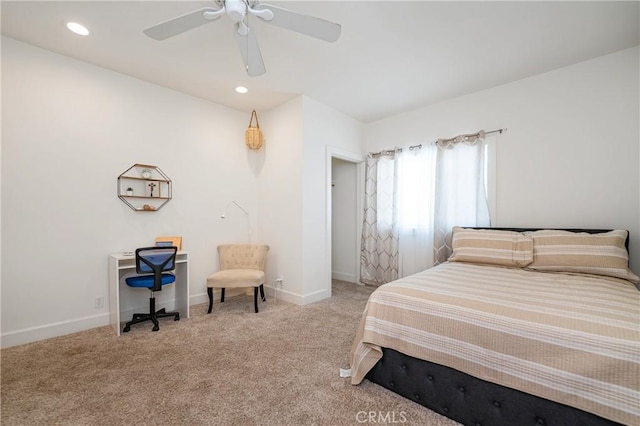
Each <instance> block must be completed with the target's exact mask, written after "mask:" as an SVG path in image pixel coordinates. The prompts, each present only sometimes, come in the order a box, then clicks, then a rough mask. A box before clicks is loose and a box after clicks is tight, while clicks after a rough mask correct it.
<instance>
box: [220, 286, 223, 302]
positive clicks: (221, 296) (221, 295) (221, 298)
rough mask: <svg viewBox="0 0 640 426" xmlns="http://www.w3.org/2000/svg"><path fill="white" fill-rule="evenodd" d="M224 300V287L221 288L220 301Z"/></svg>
mask: <svg viewBox="0 0 640 426" xmlns="http://www.w3.org/2000/svg"><path fill="white" fill-rule="evenodd" d="M222 302H224V288H223V289H222V291H221V293H220V303H222Z"/></svg>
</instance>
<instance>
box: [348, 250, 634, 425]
mask: <svg viewBox="0 0 640 426" xmlns="http://www.w3.org/2000/svg"><path fill="white" fill-rule="evenodd" d="M381 347H386V348H391V349H394V350H397V351H399V352H402V353H404V354H407V355H410V356H412V357H415V358H419V359H425V360H429V361H431V362H435V363H438V364H441V365H445V366H448V367H451V368H454V369H456V370H459V371H462V372H465V373H467V374H470V375H473V376H475V377H478V378H480V379H483V380H487V381H490V382H493V383H497V384H500V385H504V386H508V387H510V388H514V389H518V390H521V391H524V392H527V393H530V394H533V395H537V396H540V397H543V398H547V399H550V400H553V401H557V402H560V403H562V404H566V405H569V406H573V407H576V408H579V409H582V410H584V411H588V412H591V413H594V414H597V415H599V416H601V417H604V418H607V419H610V420H613V421H616V422H620V423H624V424H628V425H632V424H633V425H638V424H640V292H639V291H638V289H636V287H635V286H634V285H633V284H631V283H630V282H628V281H623V280H620V279H615V278H610V279H608V278H598V277H596V276H590V275H569V274H560V273H544V272H532V271H525V270H522V269H512V268H500V267H491V266H483V265H476V264H469V263H462V262H449V263H444V264H442V265H439V266H437V267H435V268H431V269H429V270H426V271H424V272H421V273H418V274H415V275H412V276H409V277H405V278H402V279H400V280H397V281H394V282H392V283H389V284H385V285H383V286H381V287H379V288H378V289H376V291H375V292H374V293H372V295H371V297H370V298H369V301H368V303H367V306H366V308H365V311H364V313H363V316H362V319H361V322H360V326H359V328H358V332H357V335H356V339H355V341H354V343H353V346H352V349H351V354H350V360H351V370H352V379H351V380H352V383H353V384H358V383H360V382H361V381H362V380H363V379H364V377H365V375H366V374H367V372H368V371H369V370H370V369H371V368H372V367H373V366H374V365H375V364H376V362H377V361H378V360H379V359H380V358H381V356H382V353H381V350H380V348H381Z"/></svg>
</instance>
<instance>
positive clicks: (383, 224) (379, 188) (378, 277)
mask: <svg viewBox="0 0 640 426" xmlns="http://www.w3.org/2000/svg"><path fill="white" fill-rule="evenodd" d="M397 177H398V161H397V158H396V155H395V152H392V153H387V154H383V155H379V156H372V157H371V156H370V157H368V158H367V162H366V170H365V202H364V221H363V224H362V249H361V253H360V277H361V278H360V280H361V281H362V282H363V283H365V284H369V285H375V286H379V285H382V284H385V283H388V282H391V281H393V280H396V279H398V223H397V216H398V212H397V185H398V179H397Z"/></svg>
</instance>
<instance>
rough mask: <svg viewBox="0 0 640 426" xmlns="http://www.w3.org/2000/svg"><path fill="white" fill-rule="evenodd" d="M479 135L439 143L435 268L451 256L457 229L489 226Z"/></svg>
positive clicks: (481, 144) (482, 138) (481, 145)
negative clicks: (452, 240)
mask: <svg viewBox="0 0 640 426" xmlns="http://www.w3.org/2000/svg"><path fill="white" fill-rule="evenodd" d="M483 136H484V135H483V132H480V134H479V135H474V136H471V135H468V136H464V135H463V136H459V137H457V138H455V139H450V140H447V141H438V143H437V146H438V152H437V154H436V189H435V207H434V242H433V251H434V254H433V256H434V265H437V264H439V263H442V262H445V261H446V260H447V259H448V258H449V256H450V255H451V252H452V250H451V229H452V228H453V227H454V226H456V225H457V226H490V225H491V220H490V217H489V205H488V202H487V196H486V188H485V167H486V164H485V143H484V137H483Z"/></svg>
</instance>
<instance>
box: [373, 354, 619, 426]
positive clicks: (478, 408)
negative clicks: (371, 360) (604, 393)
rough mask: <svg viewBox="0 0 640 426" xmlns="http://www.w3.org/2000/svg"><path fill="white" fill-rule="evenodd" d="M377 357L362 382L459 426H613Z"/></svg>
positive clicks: (456, 374) (443, 370)
mask: <svg viewBox="0 0 640 426" xmlns="http://www.w3.org/2000/svg"><path fill="white" fill-rule="evenodd" d="M382 353H383V355H382V359H381V360H380V361H378V363H377V364H376V365H375V367H373V369H372V370H371V371H370V372H369V374H368V375H367V379H369V380H371V381H372V382H374V383H377V384H379V385H381V386H383V387H385V388H387V389H389V390H391V391H393V392H395V393H397V394H399V395H402V396H404V397H405V398H409V399H411V400H413V401H415V402H417V403H418V404H421V405H423V406H425V407H427V408H429V409H431V410H433V411H435V412H437V413H440V414H442V415H444V416H446V417H449V418H451V419H453V420H455V421H457V422H460V423H462V424H465V425H470V426H489V425H504V426H537V425H542V426H544V425H546V426H578V425H579V426H605V425H606V426H613V425H618V423H614V422H612V421H610V420H606V419H603V418H602V417H598V416H596V415H594V414H591V413H587V412H585V411H581V410H578V409H576V408H573V407H569V406H566V405H562V404H558V403H556V402H553V401H549V400H547V399H543V398H539V397H537V396H533V395H530V394H527V393H524V392H520V391H517V390H514V389H510V388H507V387H504V386H500V385H496V384H494V383H490V382H486V381H484V380H480V379H478V378H475V377H472V376H470V375H468V374H465V373H461V372H460V371H457V370H454V369H452V368H449V367H444V366H442V365H438V364H433V363H431V362H428V361H422V360H419V359H416V358H413V357H410V356H408V355H404V354H402V353H400V352H397V351H394V350H392V349H387V348H383V349H382Z"/></svg>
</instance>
